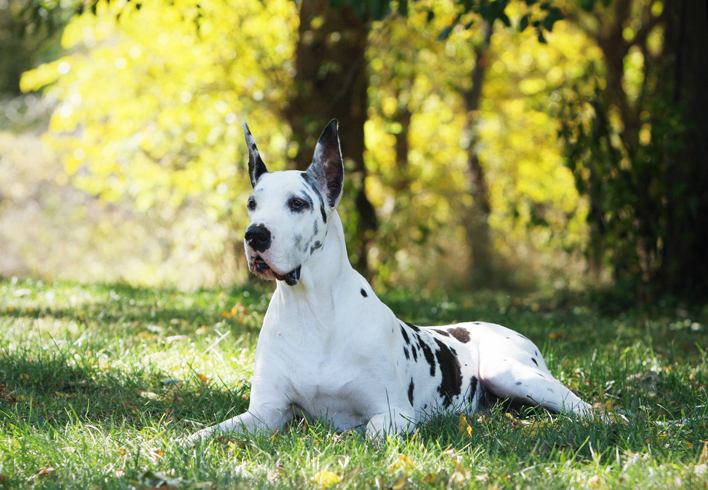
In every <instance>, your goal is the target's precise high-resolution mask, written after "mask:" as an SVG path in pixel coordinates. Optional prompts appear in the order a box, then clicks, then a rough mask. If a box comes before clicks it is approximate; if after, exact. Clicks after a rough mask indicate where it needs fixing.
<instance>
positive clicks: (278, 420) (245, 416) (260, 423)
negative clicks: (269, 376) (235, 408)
mask: <svg viewBox="0 0 708 490" xmlns="http://www.w3.org/2000/svg"><path fill="white" fill-rule="evenodd" d="M292 417H293V409H292V407H291V406H288V407H287V408H274V407H270V406H266V405H261V406H257V407H249V409H248V411H247V412H245V413H242V414H241V415H237V416H236V417H233V418H230V419H228V420H226V421H224V422H222V423H220V424H217V425H212V426H211V427H207V428H206V429H202V430H200V431H199V432H196V433H194V434H192V435H191V436H190V437H189V439H188V441H189V442H196V441H198V440H200V439H207V438H209V437H212V436H214V435H216V434H218V433H222V434H225V435H228V434H234V435H235V434H252V433H256V432H272V431H274V430H279V429H280V428H282V427H283V426H284V425H285V424H287V423H288V422H289V421H290V420H291V419H292Z"/></svg>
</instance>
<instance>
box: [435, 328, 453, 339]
mask: <svg viewBox="0 0 708 490" xmlns="http://www.w3.org/2000/svg"><path fill="white" fill-rule="evenodd" d="M433 332H436V333H439V334H440V335H442V336H444V337H449V336H450V334H449V333H447V332H446V331H445V330H439V329H437V328H434V329H433Z"/></svg>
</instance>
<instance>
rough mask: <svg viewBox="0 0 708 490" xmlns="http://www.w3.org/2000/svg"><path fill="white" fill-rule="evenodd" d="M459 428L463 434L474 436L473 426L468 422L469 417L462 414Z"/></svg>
mask: <svg viewBox="0 0 708 490" xmlns="http://www.w3.org/2000/svg"><path fill="white" fill-rule="evenodd" d="M458 426H459V429H460V432H461V433H462V435H464V436H466V437H472V426H471V425H470V424H469V423H468V422H467V417H465V416H464V415H462V414H460V421H459V424H458Z"/></svg>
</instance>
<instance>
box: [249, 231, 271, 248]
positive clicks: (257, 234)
mask: <svg viewBox="0 0 708 490" xmlns="http://www.w3.org/2000/svg"><path fill="white" fill-rule="evenodd" d="M246 243H248V246H249V247H251V248H252V249H253V250H254V251H256V252H265V251H266V250H268V247H270V231H268V228H266V227H265V226H260V225H253V226H250V227H249V228H248V229H247V230H246Z"/></svg>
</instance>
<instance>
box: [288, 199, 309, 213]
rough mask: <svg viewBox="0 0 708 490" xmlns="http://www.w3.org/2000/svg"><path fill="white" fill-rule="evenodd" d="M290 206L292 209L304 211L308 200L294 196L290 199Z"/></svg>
mask: <svg viewBox="0 0 708 490" xmlns="http://www.w3.org/2000/svg"><path fill="white" fill-rule="evenodd" d="M288 206H289V207H290V209H291V210H292V211H302V210H303V209H306V208H307V202H306V201H304V200H303V199H299V198H297V197H293V198H292V199H290V201H288Z"/></svg>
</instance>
